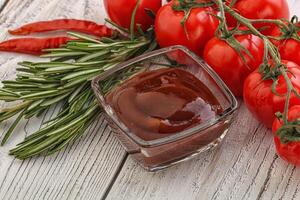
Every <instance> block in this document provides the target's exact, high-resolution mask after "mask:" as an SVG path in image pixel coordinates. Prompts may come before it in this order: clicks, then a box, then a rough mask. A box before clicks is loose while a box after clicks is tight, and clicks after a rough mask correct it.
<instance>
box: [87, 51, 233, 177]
mask: <svg viewBox="0 0 300 200" xmlns="http://www.w3.org/2000/svg"><path fill="white" fill-rule="evenodd" d="M216 59H218V58H216ZM165 67H177V68H180V69H183V70H186V71H189V72H191V73H192V74H193V75H194V76H196V77H197V78H198V79H200V81H202V82H203V83H204V84H205V85H206V86H207V87H208V89H209V90H210V91H211V93H212V94H213V95H214V96H215V98H216V99H217V100H218V101H219V103H220V106H221V110H222V113H218V114H217V115H216V116H215V117H213V118H211V119H209V120H207V121H202V122H201V123H200V124H198V125H196V126H193V127H191V128H189V129H186V130H184V131H182V132H178V133H174V134H172V135H167V136H165V137H161V138H159V139H155V140H150V141H149V140H147V141H146V140H144V139H142V138H140V137H138V136H137V135H136V134H135V133H134V132H131V131H130V130H129V128H128V127H126V125H125V124H124V123H122V121H121V120H120V119H119V117H118V116H117V114H116V112H115V111H114V109H113V108H112V107H111V106H110V105H109V104H108V103H107V102H106V98H105V97H106V95H107V93H108V92H109V91H110V90H111V89H113V87H115V86H117V85H119V84H122V82H123V81H124V80H127V79H128V78H129V77H128V74H130V77H132V76H134V75H135V74H137V73H140V72H142V71H149V70H155V69H158V68H165ZM112 85H113V86H112ZM92 88H93V90H94V93H95V95H96V97H97V99H98V102H99V104H100V106H101V107H102V108H103V110H104V111H105V117H106V119H107V121H108V123H109V125H110V127H111V128H112V131H113V132H114V133H115V135H116V136H117V138H118V139H119V141H120V142H121V144H122V145H123V147H124V148H125V150H126V151H127V152H128V153H129V154H130V155H132V157H133V158H134V159H135V160H136V161H137V162H138V163H139V164H140V165H141V166H142V167H143V168H145V169H146V170H148V171H157V170H161V169H164V168H166V167H169V166H172V165H174V164H176V163H179V162H182V161H185V160H187V159H190V158H192V157H194V156H196V155H198V154H200V153H202V152H204V151H207V150H209V149H211V148H213V147H215V146H217V145H218V144H220V142H221V141H222V140H223V139H224V137H225V136H226V133H227V131H228V128H229V126H230V124H231V122H232V120H233V117H234V113H235V111H236V110H237V108H238V102H237V100H236V98H235V97H234V95H233V94H232V92H231V91H230V90H229V89H228V87H227V86H226V85H225V84H224V82H223V81H222V80H221V79H220V78H219V76H218V75H217V74H216V73H215V72H214V71H213V70H212V69H211V68H210V67H209V66H208V65H207V64H206V63H205V62H204V61H203V60H202V59H200V58H199V57H197V56H196V55H195V54H193V53H192V52H191V51H189V50H188V49H186V48H185V47H183V46H172V47H168V48H164V49H160V50H157V51H153V52H150V53H147V54H144V55H142V56H139V57H136V58H134V59H132V60H129V61H127V62H124V63H121V64H119V65H116V66H115V67H113V68H111V69H109V70H108V71H106V72H104V73H103V74H101V75H100V76H98V77H96V78H95V79H94V80H93V81H92Z"/></svg>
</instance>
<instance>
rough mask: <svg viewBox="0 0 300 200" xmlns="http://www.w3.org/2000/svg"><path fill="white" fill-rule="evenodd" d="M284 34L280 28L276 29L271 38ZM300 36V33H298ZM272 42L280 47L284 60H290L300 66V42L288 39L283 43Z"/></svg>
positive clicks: (282, 41)
mask: <svg viewBox="0 0 300 200" xmlns="http://www.w3.org/2000/svg"><path fill="white" fill-rule="evenodd" d="M281 35H282V33H281V31H280V29H279V28H275V29H274V30H273V31H272V33H271V36H274V37H278V36H281ZM298 35H299V36H300V31H299V32H298ZM272 42H273V43H274V44H275V45H276V46H277V47H278V49H279V52H280V55H281V58H282V59H284V60H290V61H293V62H295V63H297V64H298V65H300V42H299V41H297V40H294V39H286V40H281V41H276V40H272Z"/></svg>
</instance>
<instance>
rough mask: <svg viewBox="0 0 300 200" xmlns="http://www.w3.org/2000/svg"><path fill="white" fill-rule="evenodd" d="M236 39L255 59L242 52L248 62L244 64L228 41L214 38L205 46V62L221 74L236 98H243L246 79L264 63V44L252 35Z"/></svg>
mask: <svg viewBox="0 0 300 200" xmlns="http://www.w3.org/2000/svg"><path fill="white" fill-rule="evenodd" d="M235 37H236V39H237V40H238V41H239V42H240V43H241V45H242V46H244V47H245V48H246V49H248V51H249V52H250V53H251V54H252V56H253V58H251V57H250V56H248V55H247V54H246V53H245V52H242V54H243V55H244V58H245V61H246V62H244V61H243V60H242V58H241V57H240V56H239V54H238V53H237V52H236V50H235V49H233V48H232V47H231V46H230V45H229V44H228V43H227V42H226V41H224V40H221V39H218V38H216V37H214V38H213V39H211V40H210V41H209V42H208V43H207V44H206V46H205V49H204V60H205V61H206V62H207V63H208V64H209V65H210V66H211V67H212V68H213V69H214V70H215V71H216V72H217V73H218V74H219V76H220V77H221V78H222V79H223V81H224V82H225V83H226V84H227V86H228V87H229V88H230V89H231V91H232V92H233V93H234V94H235V95H236V96H238V97H242V96H243V83H244V81H245V79H246V78H247V76H248V75H249V74H250V73H251V72H253V71H254V70H255V69H257V68H258V67H259V66H260V64H261V63H262V61H263V56H264V42H263V40H262V39H260V38H259V37H257V36H255V35H252V34H248V35H240V36H235Z"/></svg>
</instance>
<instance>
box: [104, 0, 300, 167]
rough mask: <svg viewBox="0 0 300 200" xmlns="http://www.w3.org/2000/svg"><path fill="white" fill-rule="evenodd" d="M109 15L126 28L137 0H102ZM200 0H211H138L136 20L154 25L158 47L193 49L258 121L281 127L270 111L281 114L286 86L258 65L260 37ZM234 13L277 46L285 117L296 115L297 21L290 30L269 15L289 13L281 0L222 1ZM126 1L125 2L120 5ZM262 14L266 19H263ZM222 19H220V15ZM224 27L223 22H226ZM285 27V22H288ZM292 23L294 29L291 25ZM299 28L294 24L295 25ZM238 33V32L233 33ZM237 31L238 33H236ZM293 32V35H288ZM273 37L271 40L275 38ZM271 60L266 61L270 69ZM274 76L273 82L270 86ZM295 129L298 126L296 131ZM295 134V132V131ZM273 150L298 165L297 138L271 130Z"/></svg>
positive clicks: (299, 73) (299, 81)
mask: <svg viewBox="0 0 300 200" xmlns="http://www.w3.org/2000/svg"><path fill="white" fill-rule="evenodd" d="M104 2H105V6H106V9H107V11H108V15H109V16H110V18H111V19H112V20H113V21H114V22H116V23H117V24H119V25H121V26H123V27H125V28H129V26H130V19H131V13H132V11H133V9H134V7H135V5H136V3H137V0H131V1H128V0H126V1H125V0H104ZM187 2H189V3H191V2H196V3H198V6H195V7H191V8H190V9H185V8H184V7H182V3H183V5H185V4H188V3H187ZM200 3H212V1H210V0H195V1H179V0H171V1H168V3H166V4H165V5H163V6H161V1H159V0H142V1H140V4H139V6H138V9H137V14H136V21H137V23H139V24H141V27H142V28H143V29H144V30H145V29H147V28H149V26H150V25H154V27H155V34H156V40H157V42H158V44H159V45H160V47H168V46H172V45H184V46H186V47H187V48H189V49H190V50H192V51H194V52H195V53H196V54H198V55H199V56H201V57H203V58H204V60H205V61H206V62H207V63H208V64H209V65H210V66H211V67H212V68H213V69H214V70H215V71H216V72H217V73H218V74H219V76H220V77H221V78H222V79H223V80H224V82H225V83H226V84H227V85H228V87H229V88H230V89H231V90H232V92H233V93H234V94H235V95H236V96H237V97H243V98H244V101H245V104H246V105H247V107H248V108H249V110H250V112H251V113H253V115H254V116H255V117H256V118H257V119H258V120H259V121H260V122H262V123H263V124H265V125H266V126H267V127H269V128H271V127H272V124H273V123H274V125H273V132H274V133H276V132H277V130H278V129H280V127H282V126H284V124H283V122H282V120H280V119H277V118H276V117H275V113H277V112H281V113H283V112H284V110H285V106H286V101H287V100H286V99H287V97H286V96H287V92H288V86H287V84H286V79H285V78H286V76H285V77H283V75H280V74H279V75H276V73H275V72H274V74H273V75H274V77H276V80H275V78H274V77H273V78H270V77H269V78H266V77H265V76H264V73H265V72H264V71H262V70H261V66H262V63H265V64H266V59H265V58H266V54H265V49H266V48H265V44H266V43H265V41H264V40H263V39H262V37H260V35H258V34H253V31H250V32H249V31H248V32H247V30H248V29H247V28H245V27H242V26H240V24H239V23H238V22H237V19H236V18H235V17H233V16H232V14H230V13H226V19H227V21H222V19H221V20H220V18H219V17H217V15H218V12H219V10H218V9H217V7H218V6H216V5H215V4H214V3H213V4H212V5H211V6H203V7H201V6H199V4H200ZM225 4H226V5H227V6H229V7H231V9H232V10H234V11H235V12H236V13H238V14H239V15H241V16H243V17H245V18H247V19H248V20H250V22H251V24H252V25H253V26H254V27H255V28H256V29H257V30H258V31H260V33H261V34H264V35H265V36H269V37H270V38H272V39H271V42H272V43H273V44H274V46H276V48H278V52H279V53H280V55H281V56H280V57H281V58H282V60H281V62H282V63H281V64H282V65H283V66H286V68H287V76H288V78H289V79H290V81H291V84H292V86H293V88H294V93H292V95H291V97H290V102H289V106H290V107H291V108H290V112H289V120H295V119H299V118H300V114H299V113H300V112H299V111H300V106H299V105H300V98H299V97H298V96H297V95H296V94H297V93H300V67H299V65H300V39H297V38H298V37H295V35H296V36H297V35H299V38H300V25H299V24H297V23H296V24H295V26H294V28H293V29H292V30H293V31H295V30H297V31H298V33H297V32H296V33H293V34H294V35H293V34H292V33H291V32H289V31H288V30H282V27H281V28H279V26H278V24H276V23H273V22H272V21H271V20H270V19H275V20H276V19H281V20H282V19H286V21H284V20H283V21H282V22H283V23H288V22H287V21H288V19H289V17H290V13H289V7H288V4H287V1H286V0H264V1H257V0H237V1H235V4H234V5H232V1H231V0H228V1H226V3H225ZM125 5H126V6H125ZM145 9H151V10H152V11H153V12H154V13H156V18H155V21H151V18H149V16H146V15H147V14H146V12H145ZM264 19H269V20H268V21H267V20H264ZM223 20H224V18H223ZM224 22H226V24H227V26H228V27H229V28H228V30H229V33H230V34H231V35H230V36H228V33H227V36H226V34H225V36H224V35H223V32H222V31H224V30H221V29H220V28H219V27H220V26H219V25H220V24H224ZM225 27H226V26H225ZM287 27H288V25H287ZM295 27H296V28H295ZM297 27H298V28H297ZM237 32H240V33H239V34H236V33H237ZM241 32H242V33H241ZM292 36H293V37H292ZM274 38H275V39H274ZM229 39H231V40H235V41H237V42H238V43H239V45H240V47H239V48H240V49H242V51H239V50H238V49H236V48H234V46H232V43H231V42H229ZM272 63H274V62H273V61H272V60H270V61H269V66H270V68H271V69H272V65H273V64H272ZM274 81H276V84H275V87H274ZM298 131H300V129H299V130H298ZM299 134H300V133H299ZM274 138H275V143H276V147H277V151H278V154H279V155H280V156H282V157H283V158H284V159H286V160H288V161H290V162H291V163H293V164H296V165H300V159H299V153H300V142H288V143H284V142H283V141H282V138H279V137H278V135H276V134H275V135H274Z"/></svg>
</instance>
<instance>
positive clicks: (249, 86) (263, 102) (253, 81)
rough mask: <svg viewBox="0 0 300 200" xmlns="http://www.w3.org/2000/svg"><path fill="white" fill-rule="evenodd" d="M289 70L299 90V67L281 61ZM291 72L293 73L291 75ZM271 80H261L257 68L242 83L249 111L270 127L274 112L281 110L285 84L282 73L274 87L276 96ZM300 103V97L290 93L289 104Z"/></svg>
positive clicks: (292, 63)
mask: <svg viewBox="0 0 300 200" xmlns="http://www.w3.org/2000/svg"><path fill="white" fill-rule="evenodd" d="M282 63H283V64H285V65H286V66H287V68H288V70H289V71H290V72H291V73H289V74H288V75H289V77H290V79H291V81H292V84H293V85H294V87H295V89H296V90H297V91H300V67H299V66H298V65H297V64H296V63H294V62H291V61H286V60H283V61H282ZM292 74H293V75H292ZM272 84H273V81H272V80H262V75H261V74H260V73H259V72H258V70H256V71H254V72H253V73H251V74H250V75H249V76H248V77H247V79H246V80H245V84H244V102H245V104H246V106H247V107H248V109H249V110H250V112H251V113H252V114H253V115H254V116H255V117H256V118H257V119H258V120H259V121H260V122H262V123H263V124H265V125H266V126H267V127H268V128H271V127H272V123H273V121H274V119H275V113H276V112H283V110H284V104H285V100H286V97H285V94H286V92H287V86H286V83H285V80H284V78H283V76H282V75H280V76H279V78H278V85H277V87H276V88H275V89H276V91H277V93H278V94H280V95H281V96H278V95H276V94H274V93H273V92H272ZM293 105H300V99H299V98H298V97H297V96H296V95H294V94H292V96H291V101H290V106H293Z"/></svg>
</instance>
